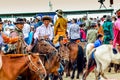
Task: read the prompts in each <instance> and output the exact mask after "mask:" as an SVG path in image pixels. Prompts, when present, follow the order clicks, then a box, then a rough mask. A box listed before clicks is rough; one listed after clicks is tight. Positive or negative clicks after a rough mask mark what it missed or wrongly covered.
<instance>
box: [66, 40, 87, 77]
mask: <svg viewBox="0 0 120 80" xmlns="http://www.w3.org/2000/svg"><path fill="white" fill-rule="evenodd" d="M67 47H68V49H69V50H70V53H69V64H68V65H67V66H68V70H67V74H66V76H70V69H71V66H72V69H73V73H72V76H71V79H74V75H75V70H76V69H77V79H79V74H80V73H82V72H83V66H84V65H85V63H84V52H83V48H82V47H81V46H80V45H78V44H77V43H76V42H69V43H68V44H67Z"/></svg>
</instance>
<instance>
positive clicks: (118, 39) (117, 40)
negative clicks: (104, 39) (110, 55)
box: [113, 18, 120, 48]
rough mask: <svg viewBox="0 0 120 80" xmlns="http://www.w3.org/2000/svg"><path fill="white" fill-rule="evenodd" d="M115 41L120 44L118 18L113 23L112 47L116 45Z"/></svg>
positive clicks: (119, 20) (119, 22)
mask: <svg viewBox="0 0 120 80" xmlns="http://www.w3.org/2000/svg"><path fill="white" fill-rule="evenodd" d="M116 43H117V44H119V45H120V18H118V19H117V21H116V22H115V23H114V40H113V47H114V48H115V47H116Z"/></svg>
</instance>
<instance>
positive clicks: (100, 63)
mask: <svg viewBox="0 0 120 80" xmlns="http://www.w3.org/2000/svg"><path fill="white" fill-rule="evenodd" d="M112 48H113V47H112V45H105V44H104V45H101V46H99V47H97V48H95V49H94V50H93V51H94V59H92V60H91V61H88V65H87V70H86V71H85V72H84V74H83V78H82V79H83V80H86V77H87V76H88V74H89V73H90V71H91V70H92V69H94V68H92V67H93V65H94V66H95V67H96V68H95V76H96V80H98V79H99V76H100V75H101V76H102V77H103V78H104V79H107V77H106V76H105V75H104V71H105V69H107V68H108V66H109V65H110V63H114V64H120V52H119V51H120V48H119V47H118V48H117V51H118V53H117V54H114V53H113V50H112ZM92 53H93V52H92ZM91 57H92V56H90V59H91ZM92 62H93V64H91V63H92Z"/></svg>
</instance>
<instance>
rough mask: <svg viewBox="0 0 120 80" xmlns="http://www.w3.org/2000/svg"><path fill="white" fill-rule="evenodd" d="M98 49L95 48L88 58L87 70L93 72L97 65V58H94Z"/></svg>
mask: <svg viewBox="0 0 120 80" xmlns="http://www.w3.org/2000/svg"><path fill="white" fill-rule="evenodd" d="M95 51H96V49H93V50H92V52H91V54H90V56H89V59H88V63H87V70H88V71H89V72H91V71H92V70H93V69H94V68H95V66H96V62H95V58H93V55H94V52H95Z"/></svg>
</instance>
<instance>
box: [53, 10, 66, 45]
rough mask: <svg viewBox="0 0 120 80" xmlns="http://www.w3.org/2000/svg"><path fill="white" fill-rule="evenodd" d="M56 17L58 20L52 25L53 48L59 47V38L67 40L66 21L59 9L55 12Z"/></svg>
mask: <svg viewBox="0 0 120 80" xmlns="http://www.w3.org/2000/svg"><path fill="white" fill-rule="evenodd" d="M56 13H57V16H58V19H57V20H56V22H55V25H54V36H55V37H54V39H53V44H54V45H55V47H58V46H59V41H58V39H59V37H60V36H63V37H64V38H67V35H66V33H67V20H66V19H65V18H63V16H62V15H63V11H62V10H61V9H59V10H57V12H56Z"/></svg>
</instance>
